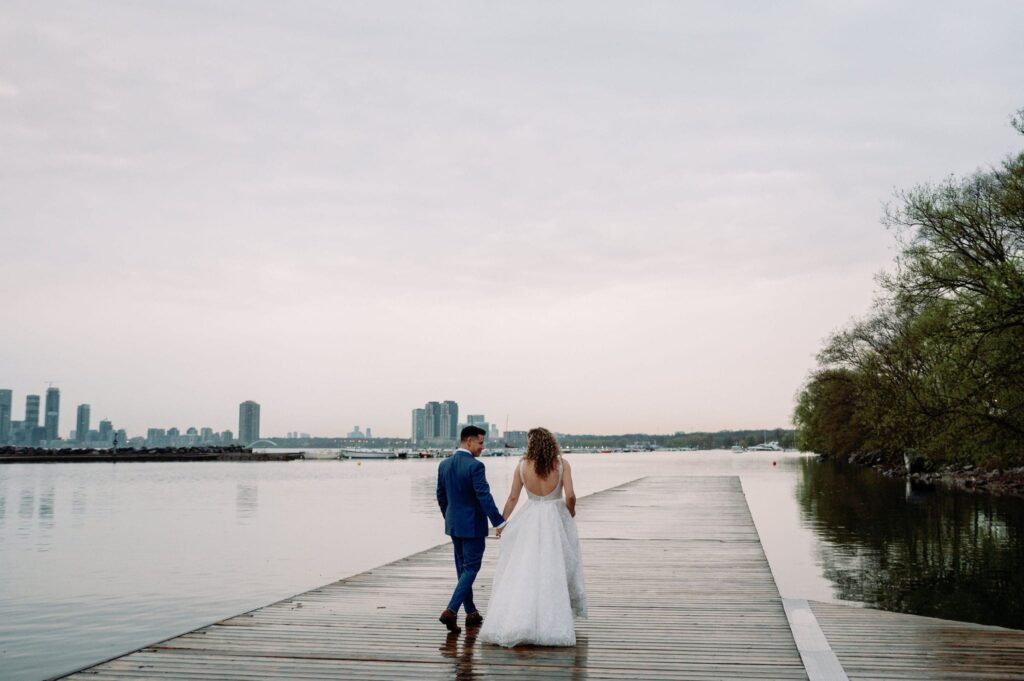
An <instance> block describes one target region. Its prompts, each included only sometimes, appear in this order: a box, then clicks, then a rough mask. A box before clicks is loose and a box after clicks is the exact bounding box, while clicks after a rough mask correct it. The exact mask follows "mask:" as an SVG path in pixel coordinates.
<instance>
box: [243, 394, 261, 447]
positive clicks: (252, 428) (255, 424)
mask: <svg viewBox="0 0 1024 681" xmlns="http://www.w3.org/2000/svg"><path fill="white" fill-rule="evenodd" d="M259 439H260V405H258V404H256V403H255V402H253V401H252V400H247V401H245V402H242V403H241V404H240V405H238V441H239V442H241V443H242V444H243V445H251V444H252V443H253V442H256V440H259Z"/></svg>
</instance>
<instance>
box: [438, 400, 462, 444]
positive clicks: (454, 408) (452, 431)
mask: <svg viewBox="0 0 1024 681" xmlns="http://www.w3.org/2000/svg"><path fill="white" fill-rule="evenodd" d="M441 423H442V425H441V437H442V438H444V439H446V440H457V439H459V404H458V403H457V402H452V401H451V400H445V402H444V404H442V405H441Z"/></svg>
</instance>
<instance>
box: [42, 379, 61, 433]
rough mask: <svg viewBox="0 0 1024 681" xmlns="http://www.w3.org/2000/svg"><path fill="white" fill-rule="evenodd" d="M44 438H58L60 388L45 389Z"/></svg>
mask: <svg viewBox="0 0 1024 681" xmlns="http://www.w3.org/2000/svg"><path fill="white" fill-rule="evenodd" d="M45 425H46V440H47V441H50V442H52V441H54V440H58V439H60V432H59V426H60V388H47V389H46V421H45Z"/></svg>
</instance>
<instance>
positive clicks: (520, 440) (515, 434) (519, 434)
mask: <svg viewBox="0 0 1024 681" xmlns="http://www.w3.org/2000/svg"><path fill="white" fill-rule="evenodd" d="M528 440H529V438H528V437H527V432H526V431H525V430H506V431H505V444H507V445H511V446H512V447H525V446H526V443H527V441H528Z"/></svg>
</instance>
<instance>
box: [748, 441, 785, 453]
mask: <svg viewBox="0 0 1024 681" xmlns="http://www.w3.org/2000/svg"><path fill="white" fill-rule="evenodd" d="M748 451H751V452H781V451H782V447H780V446H779V443H778V442H776V441H775V440H772V441H771V442H763V443H761V444H759V445H754V446H753V447H750V448H748Z"/></svg>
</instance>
